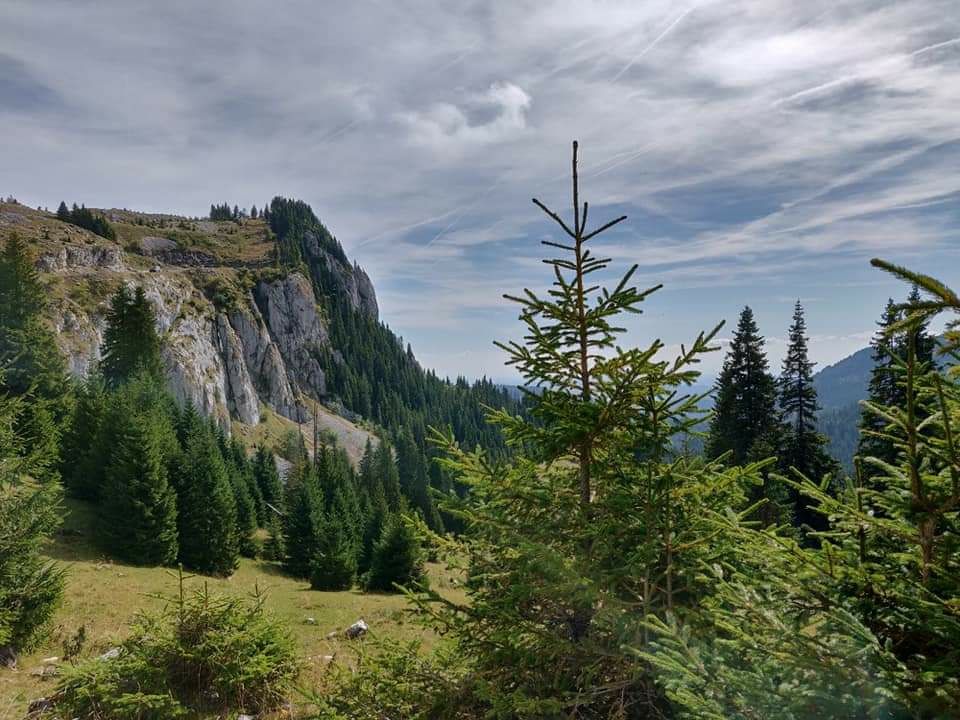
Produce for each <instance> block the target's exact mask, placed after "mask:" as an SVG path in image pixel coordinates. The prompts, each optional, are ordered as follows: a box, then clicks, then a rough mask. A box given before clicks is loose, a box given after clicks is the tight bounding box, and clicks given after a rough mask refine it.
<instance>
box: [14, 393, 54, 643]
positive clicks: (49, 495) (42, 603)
mask: <svg viewBox="0 0 960 720" xmlns="http://www.w3.org/2000/svg"><path fill="white" fill-rule="evenodd" d="M24 402H25V401H24V399H23V398H10V397H8V396H6V395H4V394H0V578H2V582H0V653H2V654H4V655H7V656H13V657H16V653H18V652H20V651H22V650H28V649H30V648H31V647H33V646H34V645H35V644H36V643H37V642H38V641H39V640H40V639H41V638H42V637H43V635H44V630H45V629H46V628H47V627H48V626H49V622H50V620H51V619H52V617H53V614H54V612H55V611H56V609H57V607H58V606H59V604H60V601H61V599H62V597H63V588H64V575H63V570H62V569H60V568H59V567H57V566H56V565H55V564H54V563H52V562H50V560H49V559H48V558H47V557H46V556H45V555H44V554H43V551H44V547H45V545H46V544H47V542H48V541H49V538H50V535H51V534H52V533H53V532H54V531H55V530H56V528H57V527H58V526H59V525H60V522H61V520H62V508H61V506H60V498H61V491H60V486H59V484H58V483H53V482H47V483H42V484H38V483H36V482H35V481H34V480H33V479H32V478H33V477H34V476H35V475H36V473H35V472H34V470H33V467H32V464H33V462H34V460H36V459H37V458H36V455H35V453H32V452H30V450H29V448H27V447H26V443H25V441H24V440H23V438H22V437H20V436H19V435H18V434H17V427H18V425H19V424H20V423H19V422H18V420H17V417H16V416H17V414H18V413H19V412H20V411H21V410H22V408H23V406H24Z"/></svg>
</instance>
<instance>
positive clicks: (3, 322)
mask: <svg viewBox="0 0 960 720" xmlns="http://www.w3.org/2000/svg"><path fill="white" fill-rule="evenodd" d="M45 297H46V290H45V289H44V287H43V285H42V284H41V282H40V278H39V276H38V274H37V271H36V269H35V267H34V261H33V257H32V256H31V253H30V252H29V250H28V249H27V246H26V244H25V243H24V242H23V240H21V239H20V237H19V236H18V235H16V234H13V235H12V236H11V237H10V238H9V239H8V240H7V242H6V244H5V245H4V248H3V253H2V254H0V367H2V368H3V370H4V377H3V380H2V384H0V391H4V392H8V393H10V394H12V395H23V394H26V393H27V392H32V393H34V394H35V395H37V396H38V397H40V398H45V399H49V400H53V399H56V400H60V399H62V398H63V396H64V394H65V392H66V368H65V365H64V361H63V357H62V355H61V354H60V351H59V349H58V348H57V345H56V341H55V339H54V335H53V332H52V331H51V330H50V328H48V327H47V325H46V323H45V321H44V318H43V311H44V308H45V300H44V298H45ZM61 415H62V413H58V414H57V417H58V418H59V417H60V416H61Z"/></svg>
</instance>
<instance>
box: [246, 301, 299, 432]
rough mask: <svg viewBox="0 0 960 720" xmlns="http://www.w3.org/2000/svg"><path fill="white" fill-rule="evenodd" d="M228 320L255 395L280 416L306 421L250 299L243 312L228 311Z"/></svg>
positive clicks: (266, 331) (255, 306)
mask: <svg viewBox="0 0 960 720" xmlns="http://www.w3.org/2000/svg"><path fill="white" fill-rule="evenodd" d="M229 321H230V327H231V328H233V330H234V332H235V333H236V335H237V339H238V341H239V343H240V348H241V349H242V352H243V361H244V365H245V367H246V368H247V372H248V374H249V376H250V378H251V380H252V382H253V385H254V387H255V388H256V391H257V394H258V396H259V397H260V398H261V399H262V400H263V402H265V403H266V404H267V405H269V406H270V407H272V408H273V409H274V410H276V411H277V412H278V413H280V414H281V415H283V416H284V417H288V418H290V419H292V420H296V421H298V422H300V421H303V420H306V417H305V416H303V415H302V414H301V412H300V410H301V408H300V407H299V406H298V404H297V399H296V396H295V395H294V393H293V388H292V387H291V386H290V379H289V377H287V367H286V365H285V364H284V362H283V357H282V356H281V355H280V350H279V348H277V346H276V345H275V344H274V342H273V340H272V339H271V337H270V332H269V331H268V330H267V327H266V324H265V323H264V321H263V318H262V317H261V315H260V310H259V309H258V308H257V305H256V303H255V302H253V298H252V297H251V298H250V304H249V306H247V307H246V308H244V309H243V310H237V311H234V312H231V313H230V315H229Z"/></svg>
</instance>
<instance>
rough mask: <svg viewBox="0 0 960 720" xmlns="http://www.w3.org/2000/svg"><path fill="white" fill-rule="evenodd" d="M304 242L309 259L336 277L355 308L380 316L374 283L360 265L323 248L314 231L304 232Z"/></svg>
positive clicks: (339, 286) (338, 287)
mask: <svg viewBox="0 0 960 720" xmlns="http://www.w3.org/2000/svg"><path fill="white" fill-rule="evenodd" d="M303 244H304V248H305V249H306V252H307V261H308V262H310V263H311V264H312V265H319V266H321V267H322V268H323V269H324V272H325V274H327V275H329V276H330V277H333V278H334V279H335V282H336V285H337V288H336V290H337V291H338V292H341V293H343V294H344V295H346V297H347V298H348V299H349V301H350V304H351V305H352V306H353V308H354V309H355V310H362V311H363V312H365V313H367V314H368V315H371V316H372V317H374V318H376V317H377V316H378V313H379V308H378V307H377V294H376V292H374V289H373V283H372V282H370V278H369V276H368V275H367V273H366V272H364V271H363V269H361V268H360V266H359V265H356V264H354V265H352V266H351V265H349V264H346V263H344V262H343V261H342V260H340V259H338V258H336V257H334V256H333V255H332V254H330V253H329V252H328V251H327V250H325V249H324V248H323V246H322V245H321V243H320V238H319V237H318V236H317V234H316V233H314V232H307V233H305V234H304V243H303Z"/></svg>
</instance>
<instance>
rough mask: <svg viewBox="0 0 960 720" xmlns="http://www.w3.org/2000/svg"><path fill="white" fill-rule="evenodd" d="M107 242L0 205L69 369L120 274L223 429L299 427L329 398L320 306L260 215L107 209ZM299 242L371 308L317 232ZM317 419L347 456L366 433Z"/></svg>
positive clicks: (81, 364)
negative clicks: (31, 269)
mask: <svg viewBox="0 0 960 720" xmlns="http://www.w3.org/2000/svg"><path fill="white" fill-rule="evenodd" d="M103 212H104V215H105V216H106V217H107V218H108V219H109V221H110V222H111V224H112V226H113V228H114V229H115V231H116V241H115V242H111V241H109V240H106V239H104V238H102V237H99V236H97V235H95V234H93V233H92V232H90V231H88V230H85V229H82V228H79V227H76V226H74V225H71V224H69V223H65V222H61V221H60V220H58V219H57V218H56V216H54V215H52V214H50V213H46V212H42V211H39V210H34V209H31V208H27V207H24V206H22V205H19V204H10V203H4V204H0V240H5V239H6V237H8V236H9V235H10V234H12V233H14V232H16V233H17V234H19V235H20V236H21V237H22V238H24V239H26V240H27V241H28V243H29V244H30V246H31V247H32V248H33V250H34V252H35V254H36V256H37V267H38V269H40V270H41V272H42V278H43V281H44V284H45V286H46V287H47V289H48V291H49V298H50V300H51V302H50V307H51V310H52V312H53V315H52V317H51V318H50V320H51V323H52V325H53V327H54V328H55V329H56V331H57V336H58V344H59V345H60V347H61V349H62V350H63V352H64V354H65V356H66V357H67V359H68V365H69V368H70V371H71V373H73V374H74V375H76V376H84V375H86V374H87V373H89V372H90V370H91V369H92V368H93V367H94V366H95V365H96V363H97V361H98V360H99V359H100V345H101V342H102V339H103V337H102V335H103V329H104V324H105V321H104V318H105V314H106V311H107V307H108V301H109V298H110V296H111V294H112V293H113V292H114V291H115V290H116V288H117V287H118V286H119V285H120V284H127V285H142V286H143V287H144V289H145V290H146V292H147V296H148V297H149V299H150V300H151V301H152V303H153V305H154V307H155V309H156V312H157V320H158V325H159V330H160V331H161V333H162V334H163V336H164V340H165V344H164V350H163V359H164V364H165V367H166V375H167V384H168V387H169V389H170V391H171V392H172V394H173V395H174V397H175V398H177V400H178V401H180V402H181V403H185V402H191V403H193V405H194V406H196V407H197V408H198V409H199V410H201V411H202V412H203V413H204V414H206V415H210V416H213V417H215V418H216V419H217V421H218V423H219V424H220V425H221V426H222V427H224V428H228V427H230V424H231V421H235V422H238V423H242V424H244V425H248V426H256V425H258V424H259V423H261V422H266V420H267V419H268V418H270V417H274V418H276V422H278V423H280V424H282V425H285V426H288V427H289V428H296V426H297V423H307V422H310V421H311V420H312V419H313V416H314V414H315V413H314V412H313V407H314V406H315V405H318V404H319V403H324V402H329V401H330V400H331V399H332V398H331V397H330V395H329V393H328V392H327V387H326V384H325V375H324V371H323V369H322V368H321V366H320V361H319V359H318V358H319V356H320V354H321V353H323V352H325V351H327V350H329V349H330V346H329V333H328V327H327V321H326V317H325V315H326V314H327V313H328V312H329V309H328V308H325V307H324V306H323V305H322V304H321V303H319V302H318V301H317V299H316V297H315V294H314V290H313V287H312V284H311V281H310V279H309V278H308V277H306V276H305V274H304V272H302V271H299V272H297V271H294V272H287V271H281V270H279V269H278V268H277V267H276V264H275V261H274V248H275V245H276V238H275V236H274V235H273V233H272V231H271V229H270V227H269V226H268V225H267V223H265V222H264V221H263V220H261V219H258V220H252V219H249V218H244V219H242V220H240V221H239V222H234V221H221V222H212V221H206V220H191V219H188V218H185V217H179V216H174V215H146V214H140V213H134V212H131V211H128V210H104V211H103ZM307 240H308V241H312V242H307V243H305V247H306V248H307V250H308V252H309V253H310V255H308V258H309V259H310V260H311V261H312V262H315V263H322V264H324V265H325V266H327V267H329V268H330V272H331V273H332V274H333V275H334V277H336V278H337V280H338V283H339V285H340V288H341V289H342V292H343V298H344V299H345V300H346V302H348V303H350V304H351V306H352V307H353V308H355V309H356V310H357V311H358V312H363V313H368V314H369V315H370V316H371V317H372V318H374V319H375V318H376V317H377V302H376V295H375V293H374V290H373V286H372V284H371V283H370V281H369V278H367V276H366V274H365V273H363V271H362V270H360V269H359V268H358V267H356V266H351V265H349V264H348V263H346V262H345V261H342V260H340V259H339V258H335V257H334V256H333V254H331V253H330V252H329V251H328V250H327V249H326V248H325V247H323V246H322V244H321V242H320V239H319V238H315V237H308V238H307ZM316 415H317V422H318V425H319V426H320V427H321V428H324V429H329V430H331V431H332V432H334V433H335V434H336V435H337V436H338V437H340V438H341V440H342V441H343V445H344V446H345V447H346V448H347V449H348V451H350V454H351V456H352V457H354V458H355V459H356V458H357V457H359V453H360V452H362V448H363V445H364V444H365V443H366V440H367V439H368V438H369V437H370V435H369V433H368V432H367V431H366V430H365V429H363V428H361V427H358V426H357V425H356V424H355V423H353V422H351V420H350V419H346V418H342V417H337V416H336V415H335V414H334V413H333V412H330V411H327V410H324V411H320V412H317V413H316Z"/></svg>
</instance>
